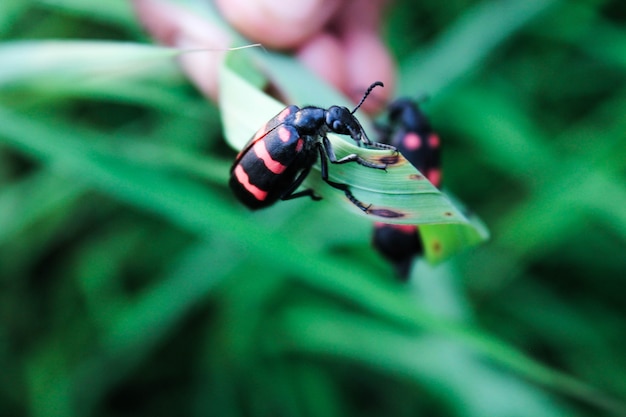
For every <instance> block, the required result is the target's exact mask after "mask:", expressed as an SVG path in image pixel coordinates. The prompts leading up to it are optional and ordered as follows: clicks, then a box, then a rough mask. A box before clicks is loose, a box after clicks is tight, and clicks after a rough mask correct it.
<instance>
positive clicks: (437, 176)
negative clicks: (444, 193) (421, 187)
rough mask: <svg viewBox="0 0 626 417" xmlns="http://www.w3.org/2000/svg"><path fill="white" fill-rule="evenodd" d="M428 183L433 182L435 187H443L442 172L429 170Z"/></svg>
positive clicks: (436, 169)
mask: <svg viewBox="0 0 626 417" xmlns="http://www.w3.org/2000/svg"><path fill="white" fill-rule="evenodd" d="M426 176H427V177H428V181H430V182H432V183H433V185H434V186H435V187H439V186H440V185H441V170H440V169H439V168H433V169H429V170H428V173H427V174H426Z"/></svg>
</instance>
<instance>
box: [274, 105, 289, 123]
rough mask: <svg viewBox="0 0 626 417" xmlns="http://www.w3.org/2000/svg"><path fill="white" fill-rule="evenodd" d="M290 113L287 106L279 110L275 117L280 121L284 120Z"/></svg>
mask: <svg viewBox="0 0 626 417" xmlns="http://www.w3.org/2000/svg"><path fill="white" fill-rule="evenodd" d="M290 114H291V110H290V109H289V107H285V109H284V110H283V111H281V112H280V113H278V116H276V118H277V119H278V120H280V121H281V122H282V121H284V120H285V119H286V118H287V116H289V115H290Z"/></svg>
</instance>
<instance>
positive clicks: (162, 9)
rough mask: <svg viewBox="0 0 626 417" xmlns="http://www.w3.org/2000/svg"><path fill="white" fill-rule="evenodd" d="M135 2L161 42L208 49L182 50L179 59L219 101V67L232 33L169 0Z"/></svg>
mask: <svg viewBox="0 0 626 417" xmlns="http://www.w3.org/2000/svg"><path fill="white" fill-rule="evenodd" d="M133 5H134V7H135V11H136V14H137V16H138V17H139V19H140V20H141V22H142V23H143V25H144V26H145V28H146V30H147V31H148V32H149V33H150V34H151V35H152V36H154V37H155V38H156V39H157V40H158V41H159V42H160V43H163V44H165V45H168V46H173V47H176V48H180V49H199V48H206V49H207V51H206V52H204V51H202V52H192V53H183V54H181V55H180V56H179V62H180V64H181V66H182V68H183V71H185V73H186V74H187V75H188V77H189V78H190V79H191V81H192V82H193V83H194V84H195V85H196V86H197V87H198V89H200V91H201V92H202V93H203V94H205V95H207V96H208V97H210V98H211V99H213V100H216V99H217V95H218V73H219V67H220V65H221V61H222V59H223V58H224V53H225V51H226V49H227V48H228V47H229V45H230V38H229V36H228V35H227V34H226V33H225V32H223V31H222V30H220V29H219V28H217V27H214V26H212V25H211V24H210V22H208V21H206V20H204V19H201V18H200V17H198V16H197V15H195V14H193V13H191V12H189V11H187V10H185V9H184V8H182V7H179V6H176V5H174V4H172V3H169V2H167V1H162V0H133Z"/></svg>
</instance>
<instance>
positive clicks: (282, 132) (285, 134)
mask: <svg viewBox="0 0 626 417" xmlns="http://www.w3.org/2000/svg"><path fill="white" fill-rule="evenodd" d="M278 137H279V138H280V140H282V141H283V142H289V139H291V132H290V131H289V129H287V128H286V127H285V126H281V127H279V128H278Z"/></svg>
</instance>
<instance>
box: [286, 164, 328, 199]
mask: <svg viewBox="0 0 626 417" xmlns="http://www.w3.org/2000/svg"><path fill="white" fill-rule="evenodd" d="M310 171H311V167H309V168H307V169H305V170H302V172H301V173H300V175H298V177H297V178H296V179H295V180H294V182H292V183H291V185H290V186H289V188H287V189H286V190H285V192H284V193H283V194H282V196H281V197H280V199H281V200H283V201H286V200H293V199H294V198H299V197H307V196H308V197H311V199H312V200H315V201H319V200H321V199H322V197H320V196H319V195H317V194H315V192H314V191H313V190H312V189H311V188H307V189H306V190H302V191H299V192H297V193H296V192H295V191H296V190H297V189H298V187H299V186H300V184H302V181H304V179H305V178H306V176H307V175H309V172H310Z"/></svg>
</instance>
